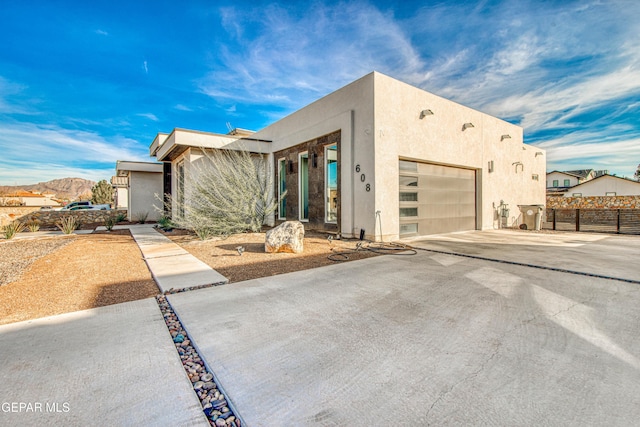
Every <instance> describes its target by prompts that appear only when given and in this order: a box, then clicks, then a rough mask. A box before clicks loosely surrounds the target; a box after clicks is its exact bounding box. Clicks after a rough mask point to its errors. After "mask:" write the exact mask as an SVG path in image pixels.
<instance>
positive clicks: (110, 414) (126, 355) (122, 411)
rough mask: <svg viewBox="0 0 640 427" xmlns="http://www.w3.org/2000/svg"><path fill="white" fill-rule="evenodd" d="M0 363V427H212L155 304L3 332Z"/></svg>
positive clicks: (110, 308)
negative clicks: (91, 426) (99, 426)
mask: <svg viewBox="0 0 640 427" xmlns="http://www.w3.org/2000/svg"><path fill="white" fill-rule="evenodd" d="M0 360H1V361H2V363H0V378H2V381H0V396H1V399H0V403H1V404H2V408H1V409H0V425H1V426H90V425H104V426H124V425H128V426H178V425H179V426H203V427H204V426H208V425H209V423H208V421H207V419H206V418H205V416H204V414H203V412H202V407H201V406H200V402H199V401H198V398H197V396H196V395H195V393H194V392H193V388H192V386H191V381H189V379H188V378H187V376H186V374H185V371H184V369H183V367H182V363H181V361H180V358H179V356H178V353H177V352H176V349H175V346H174V344H173V341H172V339H171V336H170V335H169V332H168V330H167V327H166V325H165V322H164V319H163V316H162V313H161V312H160V309H159V308H158V306H157V304H156V301H155V299H154V298H148V299H145V300H139V301H133V302H127V303H123V304H116V305H111V306H108V307H100V308H94V309H90V310H84V311H78V312H75V313H68V314H61V315H58V316H52V317H45V318H41V319H37V320H30V321H26V322H19V323H13V324H9V325H3V326H0ZM21 405H22V406H21Z"/></svg>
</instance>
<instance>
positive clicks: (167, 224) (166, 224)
mask: <svg viewBox="0 0 640 427" xmlns="http://www.w3.org/2000/svg"><path fill="white" fill-rule="evenodd" d="M158 226H159V227H160V228H162V229H163V230H166V229H168V228H173V223H172V222H171V218H170V217H168V216H166V215H162V216H161V217H160V218H158Z"/></svg>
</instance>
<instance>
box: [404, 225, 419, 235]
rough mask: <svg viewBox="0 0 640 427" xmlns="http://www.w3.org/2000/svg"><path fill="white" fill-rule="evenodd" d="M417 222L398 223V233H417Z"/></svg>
mask: <svg viewBox="0 0 640 427" xmlns="http://www.w3.org/2000/svg"><path fill="white" fill-rule="evenodd" d="M417 233H418V224H417V223H412V224H400V234H417Z"/></svg>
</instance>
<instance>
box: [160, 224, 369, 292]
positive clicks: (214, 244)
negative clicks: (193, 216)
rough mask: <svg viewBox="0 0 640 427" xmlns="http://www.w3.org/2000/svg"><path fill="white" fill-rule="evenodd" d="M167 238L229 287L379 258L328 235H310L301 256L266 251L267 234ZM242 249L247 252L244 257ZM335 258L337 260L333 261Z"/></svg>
mask: <svg viewBox="0 0 640 427" xmlns="http://www.w3.org/2000/svg"><path fill="white" fill-rule="evenodd" d="M166 235H167V237H169V238H170V239H171V240H173V241H174V242H175V243H178V244H179V245H180V246H182V247H183V248H184V249H185V250H187V251H188V252H189V253H191V254H192V255H194V256H195V257H196V258H198V259H200V260H201V261H202V262H204V263H206V264H208V265H209V266H210V267H211V268H213V269H214V270H216V271H217V272H219V273H220V274H222V275H223V276H225V277H227V278H228V279H229V283H233V282H240V281H243V280H250V279H257V278H259V277H267V276H275V275H276V274H284V273H290V272H293V271H299V270H307V269H309V268H316V267H321V266H324V265H330V264H335V263H337V262H344V261H354V260H358V259H363V258H369V257H372V256H376V255H377V254H376V253H374V252H370V251H366V250H359V251H356V244H357V243H358V242H359V241H357V240H331V241H330V240H328V239H327V235H326V234H320V233H314V232H307V233H306V234H305V238H304V252H303V253H301V254H290V253H276V254H267V253H265V251H264V233H245V234H235V235H233V236H230V237H228V238H226V239H211V240H204V241H202V240H198V239H197V238H196V237H195V236H193V235H172V233H167V234H166ZM238 247H242V248H243V249H244V250H243V252H242V255H240V254H239V252H238V249H237V248H238ZM330 257H331V258H333V259H330Z"/></svg>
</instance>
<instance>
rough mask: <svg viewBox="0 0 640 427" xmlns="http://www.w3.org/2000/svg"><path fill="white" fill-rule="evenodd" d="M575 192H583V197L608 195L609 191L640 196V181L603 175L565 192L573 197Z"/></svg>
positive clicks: (618, 194) (620, 194)
mask: <svg viewBox="0 0 640 427" xmlns="http://www.w3.org/2000/svg"><path fill="white" fill-rule="evenodd" d="M575 193H581V194H582V197H587V196H606V195H607V193H616V194H615V195H616V196H640V182H633V181H629V180H627V179H622V178H617V177H614V176H602V177H600V178H597V179H594V180H591V181H587V182H585V183H584V184H581V185H579V186H577V187H574V188H571V189H570V190H569V191H567V192H566V193H565V194H564V197H572V196H573V194H575Z"/></svg>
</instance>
